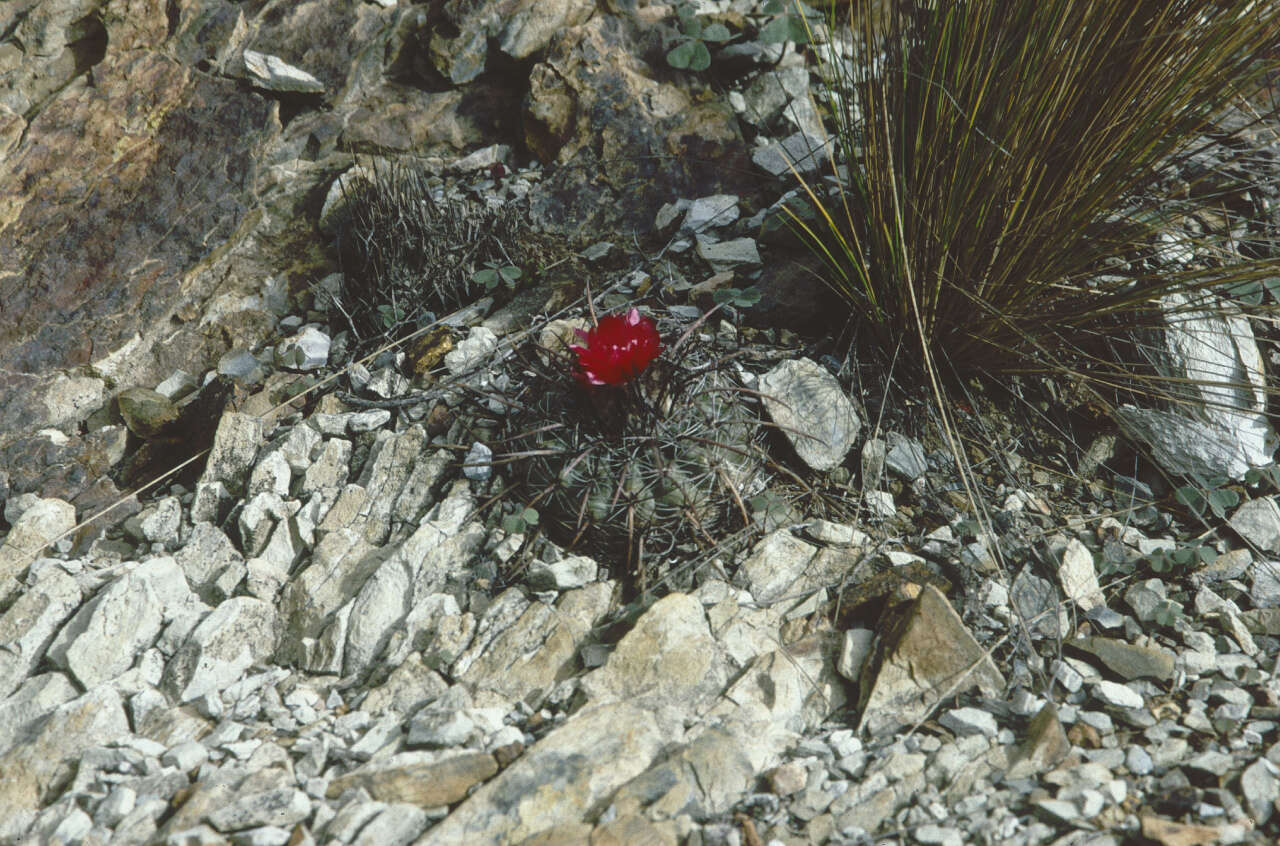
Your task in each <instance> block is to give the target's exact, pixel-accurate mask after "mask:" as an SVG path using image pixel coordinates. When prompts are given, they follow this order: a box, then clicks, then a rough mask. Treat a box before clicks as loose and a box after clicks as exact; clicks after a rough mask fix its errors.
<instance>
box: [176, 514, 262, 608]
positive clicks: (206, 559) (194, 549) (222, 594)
mask: <svg viewBox="0 0 1280 846" xmlns="http://www.w3.org/2000/svg"><path fill="white" fill-rule="evenodd" d="M173 557H174V560H175V561H177V562H178V566H179V567H180V568H182V573H183V575H184V576H185V577H186V580H187V583H188V584H189V585H191V589H192V590H194V591H195V592H196V594H197V595H198V596H199V597H200V599H202V600H203V601H205V602H207V603H209V604H210V605H217V604H218V603H219V602H221V601H222V600H224V599H226V598H227V597H228V596H230V593H229V591H230V590H231V589H234V587H235V585H236V584H238V583H239V582H240V580H241V579H243V578H244V575H245V564H244V556H242V555H241V554H240V551H239V550H237V549H236V548H235V545H234V544H232V543H231V539H230V538H228V537H227V536H226V535H225V534H223V532H222V530H221V529H219V528H218V527H217V526H214V525H213V524H212V523H208V522H200V523H196V524H195V525H194V526H192V527H191V534H190V535H189V536H188V537H187V542H186V544H185V545H184V546H183V547H182V548H181V549H179V550H178V551H177V552H175V553H174V554H173Z"/></svg>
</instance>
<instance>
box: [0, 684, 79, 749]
mask: <svg viewBox="0 0 1280 846" xmlns="http://www.w3.org/2000/svg"><path fill="white" fill-rule="evenodd" d="M77 695H79V694H78V691H77V690H76V688H75V685H74V684H72V683H71V680H70V679H68V678H67V677H66V676H65V675H63V674H62V673H42V674H41V675H38V676H32V677H31V678H29V679H27V680H26V681H24V682H22V684H21V685H20V686H19V687H18V688H17V689H16V690H14V691H12V692H11V693H9V694H6V696H5V698H4V699H0V753H2V752H4V751H6V750H8V749H9V748H11V747H12V746H13V745H14V744H15V743H16V742H17V741H18V740H19V739H21V738H22V737H23V736H24V734H26V732H27V730H28V729H29V728H30V727H31V726H33V725H35V724H36V723H37V722H38V721H39V720H40V719H41V718H43V717H44V716H45V715H47V714H49V713H50V712H52V711H53V710H54V709H55V708H57V707H58V706H59V705H62V704H64V703H66V702H70V701H71V700H72V699H75V698H76V696H77Z"/></svg>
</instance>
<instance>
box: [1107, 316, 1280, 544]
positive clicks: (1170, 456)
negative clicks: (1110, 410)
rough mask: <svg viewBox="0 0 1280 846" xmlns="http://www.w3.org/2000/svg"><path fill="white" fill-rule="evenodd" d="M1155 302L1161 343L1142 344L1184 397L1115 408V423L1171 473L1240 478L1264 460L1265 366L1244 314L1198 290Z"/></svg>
mask: <svg viewBox="0 0 1280 846" xmlns="http://www.w3.org/2000/svg"><path fill="white" fill-rule="evenodd" d="M1161 305H1162V307H1163V308H1164V310H1165V321H1164V323H1165V326H1164V327H1163V344H1155V345H1148V346H1149V348H1150V350H1151V352H1150V356H1151V358H1152V363H1153V364H1154V365H1155V366H1156V368H1157V370H1158V371H1159V372H1160V373H1161V375H1162V376H1165V377H1167V378H1168V379H1169V380H1170V384H1173V385H1177V386H1181V388H1180V389H1181V391H1182V394H1183V396H1180V397H1179V398H1178V399H1179V400H1180V402H1179V404H1178V406H1177V409H1176V410H1174V411H1167V410H1164V409H1153V408H1138V407H1136V406H1132V405H1127V404H1126V405H1123V406H1121V407H1120V408H1119V409H1117V411H1116V420H1117V422H1118V423H1119V424H1120V426H1121V428H1123V429H1125V430H1126V432H1127V433H1128V434H1129V435H1131V436H1132V437H1135V438H1137V439H1139V440H1142V441H1144V442H1146V443H1147V444H1148V445H1149V446H1150V447H1151V449H1152V455H1153V457H1154V458H1155V460H1156V461H1157V462H1159V463H1160V464H1161V465H1162V466H1163V467H1164V468H1165V469H1166V470H1167V471H1169V472H1171V473H1174V474H1176V475H1197V474H1198V475H1200V476H1203V477H1205V478H1218V477H1222V476H1226V477H1228V478H1231V479H1240V478H1242V477H1243V476H1244V474H1245V473H1246V472H1248V471H1249V469H1251V468H1253V467H1261V466H1264V465H1266V464H1268V463H1270V461H1271V454H1272V452H1273V442H1274V439H1275V433H1274V432H1273V431H1272V429H1271V426H1270V424H1269V423H1268V422H1267V416H1266V406H1267V387H1266V385H1267V381H1266V372H1265V369H1264V367H1263V362H1262V355H1261V353H1260V352H1259V350H1258V344H1257V341H1256V340H1255V339H1254V335H1253V329H1252V327H1251V326H1250V324H1249V320H1248V318H1247V317H1245V316H1244V315H1242V314H1241V313H1240V312H1239V311H1238V310H1236V309H1234V308H1233V307H1232V306H1231V305H1230V304H1229V303H1226V302H1225V301H1222V300H1220V299H1218V298H1216V297H1214V296H1212V295H1208V294H1203V293H1201V294H1195V293H1184V292H1174V293H1170V294H1168V295H1166V296H1165V297H1164V298H1163V300H1162V302H1161ZM1277 551H1280V550H1277Z"/></svg>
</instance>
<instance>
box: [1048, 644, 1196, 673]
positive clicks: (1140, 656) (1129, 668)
mask: <svg viewBox="0 0 1280 846" xmlns="http://www.w3.org/2000/svg"><path fill="white" fill-rule="evenodd" d="M1067 645H1068V646H1070V647H1071V648H1072V649H1079V650H1081V651H1082V652H1087V653H1088V654H1090V655H1094V656H1096V657H1097V658H1098V659H1099V660H1101V661H1102V663H1103V664H1105V665H1106V667H1107V669H1109V670H1111V671H1112V672H1114V673H1118V674H1119V675H1121V676H1123V677H1124V678H1125V679H1126V680H1132V679H1137V678H1151V679H1157V680H1159V681H1169V680H1171V679H1172V678H1173V672H1174V656H1173V655H1172V654H1171V653H1169V652H1167V651H1165V650H1163V649H1160V648H1159V647H1156V646H1138V645H1135V644H1131V643H1126V642H1125V641H1123V640H1116V639H1113V638H1105V637H1086V638H1073V639H1071V640H1069V641H1067ZM1210 645H1212V642H1210Z"/></svg>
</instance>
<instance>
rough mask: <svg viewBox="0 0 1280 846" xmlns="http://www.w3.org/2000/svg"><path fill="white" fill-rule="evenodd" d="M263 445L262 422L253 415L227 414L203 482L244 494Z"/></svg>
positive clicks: (202, 477) (214, 444)
mask: <svg viewBox="0 0 1280 846" xmlns="http://www.w3.org/2000/svg"><path fill="white" fill-rule="evenodd" d="M261 443H262V421H261V420H260V419H259V418H257V417H255V416H253V415H251V414H240V413H238V412H234V411H227V412H224V413H223V415H222V419H221V420H219V421H218V430H217V432H216V433H214V436H213V446H212V447H211V448H210V450H209V457H208V459H206V462H205V469H204V475H203V476H201V477H200V481H202V482H222V483H223V484H224V485H226V487H227V490H228V491H230V492H231V493H233V494H240V493H243V492H244V482H245V478H246V477H247V476H248V474H249V471H250V469H251V468H252V467H253V459H254V457H255V456H256V455H257V454H258V447H259V446H260V445H261Z"/></svg>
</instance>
